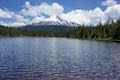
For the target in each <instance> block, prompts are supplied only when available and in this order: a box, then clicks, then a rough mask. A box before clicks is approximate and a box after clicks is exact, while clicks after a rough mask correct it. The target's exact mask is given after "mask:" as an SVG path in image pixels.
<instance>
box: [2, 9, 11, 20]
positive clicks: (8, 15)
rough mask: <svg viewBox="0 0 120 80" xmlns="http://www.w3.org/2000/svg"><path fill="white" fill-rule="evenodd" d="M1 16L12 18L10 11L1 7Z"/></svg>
mask: <svg viewBox="0 0 120 80" xmlns="http://www.w3.org/2000/svg"><path fill="white" fill-rule="evenodd" d="M0 18H12V16H11V15H10V14H9V12H8V11H4V10H2V9H0Z"/></svg>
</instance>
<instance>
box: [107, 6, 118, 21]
mask: <svg viewBox="0 0 120 80" xmlns="http://www.w3.org/2000/svg"><path fill="white" fill-rule="evenodd" d="M105 14H106V16H107V17H110V18H112V19H114V20H118V19H119V18H120V4H116V5H114V6H110V7H107V9H106V10H105Z"/></svg>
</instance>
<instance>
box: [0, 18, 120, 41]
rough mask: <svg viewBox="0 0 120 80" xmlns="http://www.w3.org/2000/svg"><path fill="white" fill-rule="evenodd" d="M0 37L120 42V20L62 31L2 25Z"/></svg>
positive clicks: (0, 26)
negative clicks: (62, 38)
mask: <svg viewBox="0 0 120 80" xmlns="http://www.w3.org/2000/svg"><path fill="white" fill-rule="evenodd" d="M0 36H1V37H2V36H5V37H21V36H32V37H67V38H78V39H101V40H120V19H119V20H117V21H115V22H114V21H107V22H106V23H105V24H104V25H103V24H101V23H100V24H98V25H96V26H85V25H81V26H80V27H76V28H74V29H70V30H62V31H52V30H50V31H34V30H27V29H23V28H20V27H7V26H2V25H0Z"/></svg>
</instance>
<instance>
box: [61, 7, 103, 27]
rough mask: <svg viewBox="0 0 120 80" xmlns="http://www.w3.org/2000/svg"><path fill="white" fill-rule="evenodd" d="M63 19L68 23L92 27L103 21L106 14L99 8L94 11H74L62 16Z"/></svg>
mask: <svg viewBox="0 0 120 80" xmlns="http://www.w3.org/2000/svg"><path fill="white" fill-rule="evenodd" d="M61 17H62V18H63V19H65V20H67V21H72V22H76V23H78V24H85V25H90V24H97V23H99V22H100V21H103V19H104V17H105V14H104V12H103V11H102V10H101V9H100V8H99V7H97V8H95V9H94V10H81V9H77V10H73V11H71V12H68V13H65V14H62V15H61Z"/></svg>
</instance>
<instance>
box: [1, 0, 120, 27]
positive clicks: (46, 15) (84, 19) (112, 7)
mask: <svg viewBox="0 0 120 80" xmlns="http://www.w3.org/2000/svg"><path fill="white" fill-rule="evenodd" d="M101 5H103V6H106V9H105V10H102V9H101V8H100V7H96V8H95V9H93V10H83V9H76V10H72V11H69V12H65V11H64V7H63V6H62V5H60V4H58V3H56V2H54V3H52V4H48V3H45V2H44V3H41V4H37V5H32V4H31V3H30V2H29V1H26V2H25V4H24V7H23V9H21V10H20V11H18V12H15V11H9V10H7V9H1V8H0V18H7V19H12V20H14V22H4V21H0V24H5V25H9V26H17V25H19V26H20V25H27V24H32V23H38V22H40V21H57V19H56V17H55V16H60V17H61V18H62V19H64V20H67V21H71V22H75V23H78V24H81V25H82V24H84V25H91V24H92V25H96V24H98V23H100V22H101V23H103V24H104V23H105V22H106V21H107V19H108V18H109V17H111V18H113V19H114V20H117V19H119V18H120V4H118V2H117V1H116V0H105V1H104V2H102V4H101Z"/></svg>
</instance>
